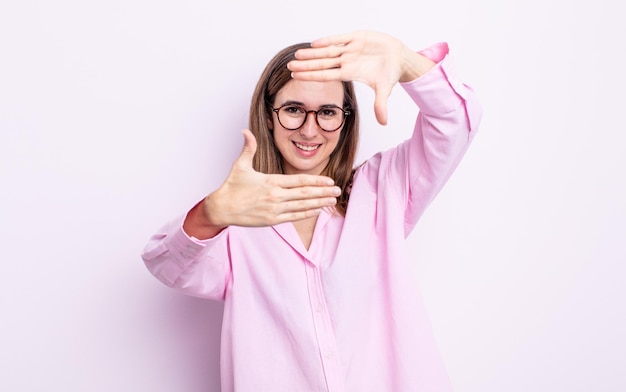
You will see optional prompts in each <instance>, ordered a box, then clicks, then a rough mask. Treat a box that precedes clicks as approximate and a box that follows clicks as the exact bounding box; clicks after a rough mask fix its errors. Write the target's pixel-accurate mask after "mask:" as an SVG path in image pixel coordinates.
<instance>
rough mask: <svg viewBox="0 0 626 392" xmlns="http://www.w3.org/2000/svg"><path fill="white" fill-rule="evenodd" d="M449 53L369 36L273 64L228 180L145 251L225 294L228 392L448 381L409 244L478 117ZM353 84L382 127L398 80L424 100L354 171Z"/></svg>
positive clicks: (379, 390) (166, 268)
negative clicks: (404, 129)
mask: <svg viewBox="0 0 626 392" xmlns="http://www.w3.org/2000/svg"><path fill="white" fill-rule="evenodd" d="M449 62H450V60H449V59H448V47H447V45H446V44H445V43H440V44H437V45H434V46H432V47H430V48H428V49H426V50H424V51H421V52H414V51H412V50H410V49H409V48H407V47H406V46H405V45H404V44H403V43H402V42H401V41H399V40H398V39H396V38H393V37H391V36H388V35H386V34H382V33H377V32H370V31H359V32H355V33H350V34H343V35H337V36H331V37H328V38H323V39H320V40H317V41H314V42H312V43H311V44H301V45H294V46H291V47H288V48H286V49H284V50H283V51H281V52H280V53H278V54H277V55H276V56H275V57H274V58H273V59H272V60H271V61H270V63H269V64H268V65H267V67H266V69H265V71H264V72H263V74H262V76H261V78H260V80H259V82H258V84H257V87H256V90H255V92H254V96H253V98H252V103H251V110H250V124H249V125H250V130H245V131H244V133H243V136H244V140H245V142H244V147H243V151H242V153H241V155H240V156H239V157H238V159H237V160H236V161H235V162H234V164H233V166H232V169H231V171H230V173H229V175H228V177H227V179H226V181H225V182H224V184H223V185H222V186H221V187H220V188H218V189H216V190H215V191H214V192H212V193H211V194H209V195H208V196H207V197H206V198H204V199H203V200H202V201H200V202H199V203H198V204H196V205H195V206H194V207H193V208H192V209H191V210H190V211H188V212H187V213H186V214H184V215H183V216H181V217H180V218H178V219H175V220H173V221H171V222H170V223H169V224H167V225H165V226H164V227H163V228H162V229H161V230H160V231H158V232H157V233H156V234H155V235H153V236H152V238H151V239H150V240H149V242H148V244H147V245H146V247H145V249H144V251H143V253H142V258H143V260H144V262H145V264H146V266H147V267H148V269H149V270H150V271H151V273H152V274H154V276H156V277H157V278H158V279H159V280H161V281H162V282H163V283H165V284H166V285H168V286H170V287H172V288H175V289H177V290H180V291H182V292H184V293H187V294H190V295H194V296H199V297H203V298H209V299H213V300H219V301H224V319H223V329H222V346H221V374H222V390H223V391H224V392H227V391H239V392H240V391H255V392H258V391H272V392H278V391H285V392H294V391H296V392H308V391H359V392H363V391H373V392H389V391H401V392H409V391H424V392H438V391H449V390H450V383H449V381H448V378H447V375H446V372H445V369H444V367H443V363H442V360H441V358H440V356H439V354H438V351H437V347H436V344H435V340H434V337H433V335H432V332H431V330H430V327H429V321H428V318H427V316H426V312H425V308H424V305H423V304H422V302H421V299H420V294H419V291H418V289H417V287H416V279H415V276H414V275H413V273H412V271H413V270H412V267H411V263H413V262H414V260H412V257H411V255H410V254H409V252H408V251H407V246H406V243H405V238H406V237H407V235H408V234H409V233H410V232H411V230H412V228H413V227H414V225H415V224H416V222H417V220H418V219H419V217H420V216H421V215H422V213H423V212H424V209H425V208H426V207H427V205H428V204H429V203H430V202H431V201H432V199H433V198H434V197H435V195H436V194H437V192H438V191H439V190H440V189H441V188H442V186H443V185H444V183H445V182H446V180H447V179H448V177H449V176H450V174H451V173H452V171H453V170H454V169H455V167H456V166H457V164H458V163H459V160H460V159H461V157H462V155H463V154H464V152H465V150H466V148H467V146H468V144H469V142H470V140H471V139H472V137H473V135H474V133H475V131H476V129H477V126H478V124H479V121H480V116H481V109H480V105H479V104H478V103H477V101H476V98H475V96H474V93H473V92H472V90H471V89H470V88H469V87H467V86H466V85H464V84H462V83H460V82H459V81H458V80H457V79H456V78H455V76H454V74H453V73H452V70H451V67H450V64H449ZM352 81H359V82H362V83H365V84H367V85H369V86H370V87H372V88H373V89H374V91H375V93H376V99H375V112H376V117H377V119H378V121H379V122H380V123H382V124H385V123H386V121H387V110H386V102H387V97H388V96H389V94H390V92H391V90H392V88H393V87H394V85H396V84H397V83H398V82H400V84H401V85H402V87H403V88H404V90H405V91H406V92H407V93H408V94H409V96H410V97H411V98H412V99H413V101H414V102H415V103H416V105H417V106H418V107H419V112H418V115H417V121H416V124H415V128H414V131H413V134H412V136H411V137H410V138H409V139H407V140H406V141H405V142H403V143H402V144H400V145H398V146H397V147H395V148H393V149H390V150H388V151H385V152H381V153H378V154H376V155H374V156H373V157H371V158H370V159H368V160H367V161H366V162H365V163H363V164H362V165H359V166H358V167H356V168H355V167H354V165H355V162H354V160H355V155H356V150H357V144H358V136H359V129H358V126H359V121H358V113H359V111H358V107H357V102H356V99H355V94H354V89H353V85H352ZM407 136H408V135H407Z"/></svg>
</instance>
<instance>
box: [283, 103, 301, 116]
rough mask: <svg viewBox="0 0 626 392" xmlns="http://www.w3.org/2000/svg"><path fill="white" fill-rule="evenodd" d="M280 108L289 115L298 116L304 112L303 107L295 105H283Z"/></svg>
mask: <svg viewBox="0 0 626 392" xmlns="http://www.w3.org/2000/svg"><path fill="white" fill-rule="evenodd" d="M282 110H283V112H285V113H286V114H288V115H290V116H299V115H302V114H304V112H305V110H304V108H302V107H300V106H295V105H289V106H283V108H282Z"/></svg>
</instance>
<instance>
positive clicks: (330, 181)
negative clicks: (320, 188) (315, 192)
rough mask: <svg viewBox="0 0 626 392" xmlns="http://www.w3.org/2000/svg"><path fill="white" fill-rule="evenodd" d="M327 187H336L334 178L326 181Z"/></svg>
mask: <svg viewBox="0 0 626 392" xmlns="http://www.w3.org/2000/svg"><path fill="white" fill-rule="evenodd" d="M326 185H335V181H334V180H333V179H332V178H329V179H327V180H326Z"/></svg>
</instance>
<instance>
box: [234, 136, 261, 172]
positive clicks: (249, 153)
mask: <svg viewBox="0 0 626 392" xmlns="http://www.w3.org/2000/svg"><path fill="white" fill-rule="evenodd" d="M242 134H243V138H244V142H243V148H242V149H241V154H240V155H239V158H237V163H238V164H240V165H244V166H246V167H252V159H253V158H254V154H256V148H257V144H256V138H255V137H254V135H253V134H252V132H251V131H250V130H249V129H244V130H243V131H242Z"/></svg>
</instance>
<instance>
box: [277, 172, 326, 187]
mask: <svg viewBox="0 0 626 392" xmlns="http://www.w3.org/2000/svg"><path fill="white" fill-rule="evenodd" d="M268 178H269V180H270V181H271V182H272V183H273V184H275V185H278V186H280V187H282V188H297V187H303V186H333V185H335V181H333V179H332V178H330V177H326V176H315V175H312V174H290V175H285V174H270V175H268Z"/></svg>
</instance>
